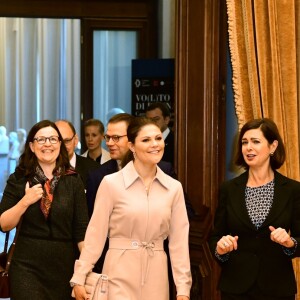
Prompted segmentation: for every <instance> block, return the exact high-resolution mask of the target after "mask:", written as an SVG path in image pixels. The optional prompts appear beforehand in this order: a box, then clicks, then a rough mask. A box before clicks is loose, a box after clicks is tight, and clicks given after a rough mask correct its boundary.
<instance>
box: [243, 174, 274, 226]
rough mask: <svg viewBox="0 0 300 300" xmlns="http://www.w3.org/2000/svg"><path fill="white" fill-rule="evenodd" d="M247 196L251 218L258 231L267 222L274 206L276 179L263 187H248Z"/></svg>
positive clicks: (247, 205)
mask: <svg viewBox="0 0 300 300" xmlns="http://www.w3.org/2000/svg"><path fill="white" fill-rule="evenodd" d="M245 196H246V207H247V210H248V214H249V217H250V219H251V221H252V223H253V224H254V225H255V227H256V228H257V229H258V228H259V227H260V226H261V225H262V224H263V222H264V221H265V219H266V217H267V216H268V214H269V212H270V209H271V207H272V204H273V198H274V179H273V180H272V181H270V182H268V183H266V184H264V185H262V186H258V187H249V186H247V187H246V191H245Z"/></svg>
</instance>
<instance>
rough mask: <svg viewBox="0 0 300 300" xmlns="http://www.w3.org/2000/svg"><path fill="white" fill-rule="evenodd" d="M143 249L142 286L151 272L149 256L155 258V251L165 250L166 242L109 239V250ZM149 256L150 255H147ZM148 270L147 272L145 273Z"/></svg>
mask: <svg viewBox="0 0 300 300" xmlns="http://www.w3.org/2000/svg"><path fill="white" fill-rule="evenodd" d="M140 248H141V249H142V251H143V255H142V261H141V265H142V285H144V283H145V282H146V278H147V275H148V270H149V256H151V257H152V256H154V251H163V250H164V240H152V241H150V242H141V241H139V240H136V239H126V238H109V249H120V250H137V249H140ZM147 254H148V255H147ZM145 269H146V272H145V271H144V270H145Z"/></svg>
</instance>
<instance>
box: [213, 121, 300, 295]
mask: <svg viewBox="0 0 300 300" xmlns="http://www.w3.org/2000/svg"><path fill="white" fill-rule="evenodd" d="M284 161H285V149H284V144H283V142H282V139H281V137H280V134H279V132H278V129H277V126H276V124H275V123H274V122H273V121H272V120H271V119H268V118H262V119H254V120H251V121H249V122H247V123H246V124H245V125H244V126H243V127H242V129H241V131H240V134H239V137H238V144H237V155H236V160H235V163H236V165H237V166H240V167H243V168H244V169H245V170H246V171H245V172H244V173H242V174H241V175H239V176H238V177H236V178H234V179H232V180H229V181H226V182H225V183H223V185H222V186H221V189H220V197H219V204H218V208H217V210H216V214H215V221H214V228H213V231H212V234H211V236H210V239H209V246H210V249H211V252H212V254H213V256H214V257H215V258H216V260H217V261H218V262H219V263H220V265H221V267H222V272H221V277H220V282H219V289H220V290H221V299H222V300H233V299H234V300H250V299H256V300H294V299H295V294H296V292H297V289H296V280H295V275H294V270H293V265H292V259H293V258H294V257H296V256H299V255H300V250H299V242H300V219H299V216H300V183H299V182H297V181H295V180H292V179H289V178H287V177H285V176H283V175H281V174H280V173H279V172H278V171H277V169H279V168H280V167H281V166H282V164H283V163H284Z"/></svg>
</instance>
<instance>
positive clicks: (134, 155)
mask: <svg viewBox="0 0 300 300" xmlns="http://www.w3.org/2000/svg"><path fill="white" fill-rule="evenodd" d="M132 154H133V158H134V159H136V154H135V152H133V151H132Z"/></svg>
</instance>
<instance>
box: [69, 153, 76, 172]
mask: <svg viewBox="0 0 300 300" xmlns="http://www.w3.org/2000/svg"><path fill="white" fill-rule="evenodd" d="M70 165H71V166H72V167H73V168H74V169H75V166H76V154H75V152H74V153H73V156H72V158H71V159H70Z"/></svg>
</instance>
